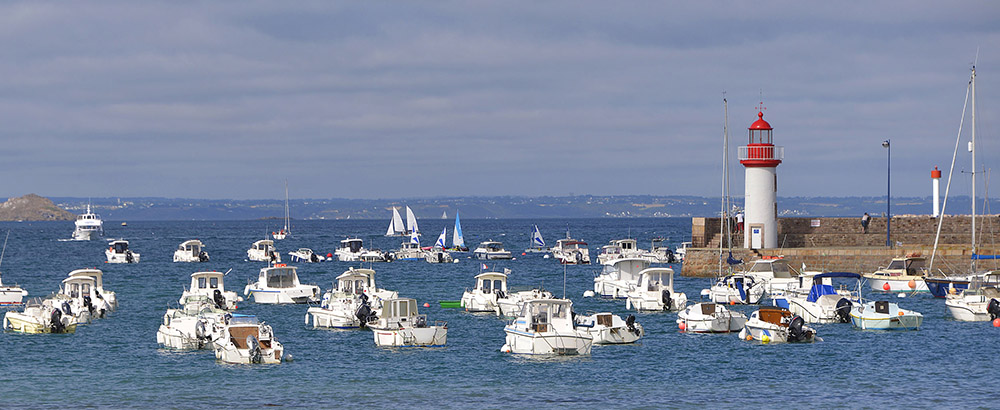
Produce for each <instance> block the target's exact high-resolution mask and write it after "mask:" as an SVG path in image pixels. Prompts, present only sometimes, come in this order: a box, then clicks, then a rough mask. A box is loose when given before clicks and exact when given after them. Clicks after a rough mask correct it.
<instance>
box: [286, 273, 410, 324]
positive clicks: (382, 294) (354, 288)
mask: <svg viewBox="0 0 1000 410" xmlns="http://www.w3.org/2000/svg"><path fill="white" fill-rule="evenodd" d="M398 296H399V295H398V294H397V293H396V292H395V291H391V290H385V289H379V288H378V287H377V286H375V271H374V270H371V269H354V268H353V267H352V268H350V269H348V270H347V271H346V272H344V273H342V274H341V275H340V276H337V282H336V283H335V284H334V287H333V288H331V289H330V290H329V291H327V292H326V293H324V294H323V299H322V301H321V302H320V305H319V306H313V307H310V308H309V310H308V311H306V317H305V320H306V324H309V318H310V316H311V317H312V325H313V327H314V328H317V327H323V328H334V329H356V328H358V327H361V326H363V325H365V324H366V323H368V321H369V320H374V319H375V316H377V315H378V314H379V313H380V312H381V311H382V305H383V303H384V301H386V300H388V299H393V298H396V297H398Z"/></svg>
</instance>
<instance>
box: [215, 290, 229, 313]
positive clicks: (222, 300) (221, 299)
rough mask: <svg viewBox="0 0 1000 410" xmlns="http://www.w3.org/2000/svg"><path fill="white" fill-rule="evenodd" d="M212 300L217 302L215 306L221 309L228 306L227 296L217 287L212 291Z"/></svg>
mask: <svg viewBox="0 0 1000 410" xmlns="http://www.w3.org/2000/svg"><path fill="white" fill-rule="evenodd" d="M212 300H213V301H214V302H215V307H217V308H219V309H225V308H226V297H225V296H222V291H221V290H218V289H216V290H215V291H213V292H212Z"/></svg>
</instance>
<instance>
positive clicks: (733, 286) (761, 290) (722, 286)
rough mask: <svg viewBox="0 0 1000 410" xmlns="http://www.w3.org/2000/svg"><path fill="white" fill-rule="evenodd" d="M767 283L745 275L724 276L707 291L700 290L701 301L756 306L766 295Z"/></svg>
mask: <svg viewBox="0 0 1000 410" xmlns="http://www.w3.org/2000/svg"><path fill="white" fill-rule="evenodd" d="M766 289H767V283H766V282H764V281H763V280H761V279H758V278H757V277H754V276H750V275H747V274H745V273H734V274H731V275H726V276H723V277H721V278H719V279H718V280H716V282H715V284H713V285H712V287H710V288H708V289H702V290H701V296H702V298H703V299H707V300H709V301H712V302H715V303H738V304H746V305H756V304H758V303H760V301H761V299H763V298H764V295H766V294H767V291H766Z"/></svg>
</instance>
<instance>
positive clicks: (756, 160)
mask: <svg viewBox="0 0 1000 410" xmlns="http://www.w3.org/2000/svg"><path fill="white" fill-rule="evenodd" d="M773 130H774V129H773V128H771V124H768V123H767V121H764V112H763V111H757V121H754V123H753V124H751V125H750V128H749V131H750V133H749V142H748V143H747V145H746V146H743V147H740V148H739V159H740V163H741V164H743V166H744V167H745V168H746V181H745V184H744V190H745V200H744V201H745V202H744V209H745V213H746V215H745V216H744V224H743V226H744V228H743V246H744V247H747V248H752V249H761V248H777V247H778V201H777V196H778V174H777V172H776V169H777V167H778V164H780V163H781V160H782V158H784V154H785V147H776V146H774V141H773V140H772V139H771V131H773Z"/></svg>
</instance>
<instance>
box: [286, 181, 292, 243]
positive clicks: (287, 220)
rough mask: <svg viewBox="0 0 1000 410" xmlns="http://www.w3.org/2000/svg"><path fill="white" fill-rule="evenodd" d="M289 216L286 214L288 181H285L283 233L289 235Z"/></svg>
mask: <svg viewBox="0 0 1000 410" xmlns="http://www.w3.org/2000/svg"><path fill="white" fill-rule="evenodd" d="M289 219H290V215H289V213H288V180H287V179H286V180H285V233H286V234H287V233H289V231H290V230H291V229H289V227H288V222H289Z"/></svg>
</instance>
